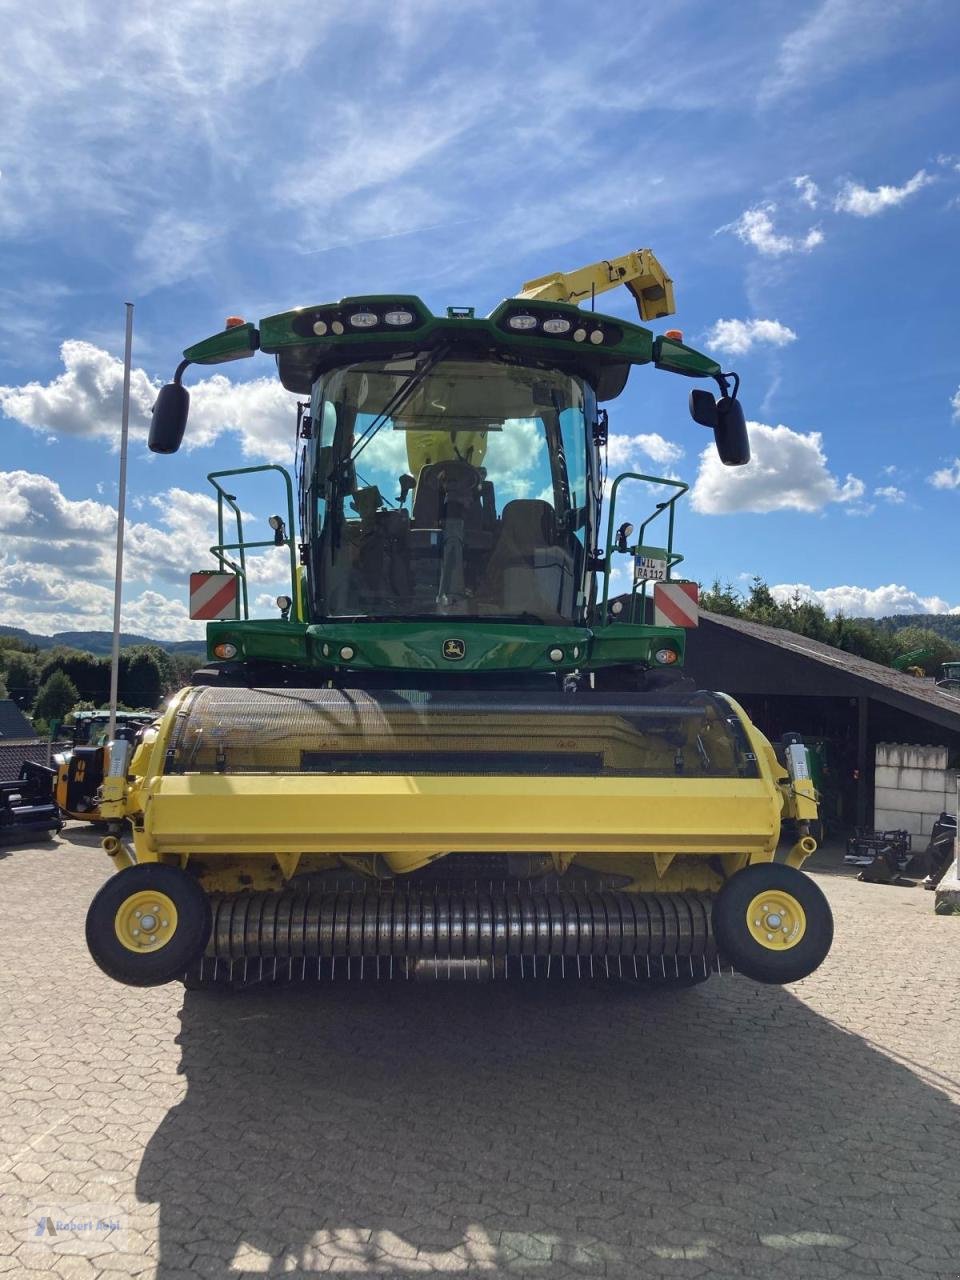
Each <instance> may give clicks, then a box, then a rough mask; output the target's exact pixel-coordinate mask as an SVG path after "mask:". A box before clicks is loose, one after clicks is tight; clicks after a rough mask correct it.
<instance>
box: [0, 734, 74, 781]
mask: <svg viewBox="0 0 960 1280" xmlns="http://www.w3.org/2000/svg"><path fill="white" fill-rule="evenodd" d="M61 749H62V748H61V744H59V743H54V746H53V751H59V750H61ZM24 760H35V761H36V762H37V764H46V761H47V744H46V742H45V741H43V740H42V739H40V738H28V739H22V740H21V741H19V742H14V741H12V740H10V739H8V738H4V739H3V741H2V742H0V782H13V781H14V780H15V779H16V778H19V776H20V766H21V765H22V764H23V762H24Z"/></svg>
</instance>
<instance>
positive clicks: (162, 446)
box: [147, 382, 190, 453]
mask: <svg viewBox="0 0 960 1280" xmlns="http://www.w3.org/2000/svg"><path fill="white" fill-rule="evenodd" d="M189 410H190V392H189V391H188V390H187V388H186V387H184V386H182V385H181V384H180V383H179V382H168V383H167V385H166V386H165V387H161V388H160V393H159V395H158V396H157V403H156V404H155V405H154V406H153V417H152V418H151V419H150V435H149V437H148V439H147V445H148V447H149V449H150V452H151V453H176V452H177V450H178V449H179V448H180V443H181V441H182V440H183V433H184V430H185V428H186V425H187V414H188V412H189Z"/></svg>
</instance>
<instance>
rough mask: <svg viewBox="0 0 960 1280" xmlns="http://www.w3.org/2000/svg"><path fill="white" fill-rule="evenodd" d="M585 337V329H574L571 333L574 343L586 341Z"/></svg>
mask: <svg viewBox="0 0 960 1280" xmlns="http://www.w3.org/2000/svg"><path fill="white" fill-rule="evenodd" d="M586 336H587V331H586V329H575V330H574V331H573V340H574V342H583V341H585V340H586Z"/></svg>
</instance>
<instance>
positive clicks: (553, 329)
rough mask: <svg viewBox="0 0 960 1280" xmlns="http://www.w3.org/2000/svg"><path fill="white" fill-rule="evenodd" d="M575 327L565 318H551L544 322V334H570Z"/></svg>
mask: <svg viewBox="0 0 960 1280" xmlns="http://www.w3.org/2000/svg"><path fill="white" fill-rule="evenodd" d="M572 328H573V325H572V324H571V323H570V321H569V320H565V319H564V318H563V316H551V318H550V319H549V320H544V322H543V332H544V333H552V334H557V335H559V334H561V333H569V332H570V330H571V329H572Z"/></svg>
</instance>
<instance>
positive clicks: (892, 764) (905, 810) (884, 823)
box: [873, 742, 957, 847]
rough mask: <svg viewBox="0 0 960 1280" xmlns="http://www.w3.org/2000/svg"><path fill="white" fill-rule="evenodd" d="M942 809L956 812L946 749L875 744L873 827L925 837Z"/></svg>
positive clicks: (953, 780)
mask: <svg viewBox="0 0 960 1280" xmlns="http://www.w3.org/2000/svg"><path fill="white" fill-rule="evenodd" d="M944 810H946V811H947V812H948V813H956V811H957V771H956V770H955V769H948V768H947V748H946V747H917V746H909V745H907V744H904V743H898V742H878V743H877V749H876V774H875V777H874V819H873V825H874V827H875V828H876V829H877V830H878V831H888V830H891V829H892V828H897V829H901V830H904V831H909V832H910V834H911V835H912V836H914V837H923V836H928V835H929V834H930V832H931V830H932V829H933V824H934V823H935V822H936V820H937V818H938V817H939V816H940V814H941V813H942V812H943V811H944ZM914 846H915V847H916V840H915V841H914Z"/></svg>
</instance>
